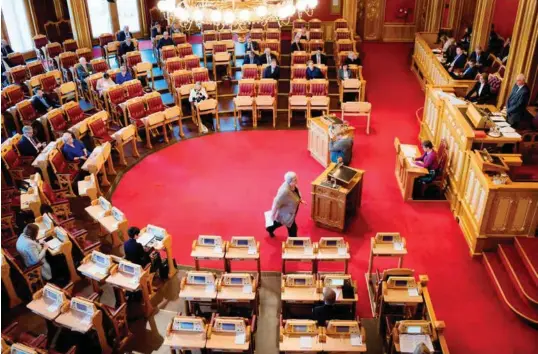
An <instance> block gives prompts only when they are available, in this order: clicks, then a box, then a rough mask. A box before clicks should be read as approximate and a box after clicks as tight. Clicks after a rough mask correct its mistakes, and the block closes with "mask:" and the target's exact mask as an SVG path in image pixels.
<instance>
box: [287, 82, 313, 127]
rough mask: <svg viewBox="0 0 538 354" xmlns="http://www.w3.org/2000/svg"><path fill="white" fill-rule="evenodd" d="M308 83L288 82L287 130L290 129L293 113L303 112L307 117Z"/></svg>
mask: <svg viewBox="0 0 538 354" xmlns="http://www.w3.org/2000/svg"><path fill="white" fill-rule="evenodd" d="M307 94H308V81H307V80H304V79H294V80H291V82H290V96H289V99H288V128H289V127H291V118H292V115H293V111H305V113H306V117H308V115H309V112H308V106H309V104H308V101H309V99H308V97H307Z"/></svg>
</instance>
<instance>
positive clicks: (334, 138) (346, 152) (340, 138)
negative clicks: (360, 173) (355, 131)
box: [329, 129, 353, 166]
mask: <svg viewBox="0 0 538 354" xmlns="http://www.w3.org/2000/svg"><path fill="white" fill-rule="evenodd" d="M329 137H330V138H331V140H330V141H329V152H330V153H331V162H334V163H340V162H342V163H343V164H344V165H346V166H349V164H350V163H351V156H352V150H353V139H352V138H351V136H346V135H345V134H343V133H342V131H340V130H339V131H336V132H335V133H333V129H330V130H329Z"/></svg>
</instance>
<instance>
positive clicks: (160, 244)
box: [137, 227, 177, 279]
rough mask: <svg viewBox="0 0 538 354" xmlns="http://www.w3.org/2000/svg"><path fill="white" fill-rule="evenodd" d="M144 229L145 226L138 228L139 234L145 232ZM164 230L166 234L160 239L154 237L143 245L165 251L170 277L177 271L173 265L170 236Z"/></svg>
mask: <svg viewBox="0 0 538 354" xmlns="http://www.w3.org/2000/svg"><path fill="white" fill-rule="evenodd" d="M146 229H147V227H145V228H143V229H142V230H140V235H144V233H146ZM165 232H166V235H165V236H164V238H163V239H162V240H161V241H159V240H157V239H155V238H154V239H152V240H151V241H150V242H148V243H147V244H146V245H143V246H144V247H150V248H153V249H155V250H156V251H162V250H164V251H165V252H166V261H167V263H168V279H171V278H172V277H173V276H174V275H175V274H176V273H177V268H176V266H175V265H174V255H173V254H172V236H171V235H170V234H169V233H168V231H165ZM137 241H138V239H137Z"/></svg>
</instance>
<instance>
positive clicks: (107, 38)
mask: <svg viewBox="0 0 538 354" xmlns="http://www.w3.org/2000/svg"><path fill="white" fill-rule="evenodd" d="M115 40H116V39H115V37H114V35H113V34H112V33H103V34H101V35H100V36H99V46H100V47H101V56H102V57H104V56H105V54H106V52H105V47H106V45H107V44H108V43H110V42H114V41H115Z"/></svg>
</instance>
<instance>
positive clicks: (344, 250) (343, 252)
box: [338, 247, 347, 256]
mask: <svg viewBox="0 0 538 354" xmlns="http://www.w3.org/2000/svg"><path fill="white" fill-rule="evenodd" d="M346 254H347V248H346V247H338V255H339V256H345V255H346Z"/></svg>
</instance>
